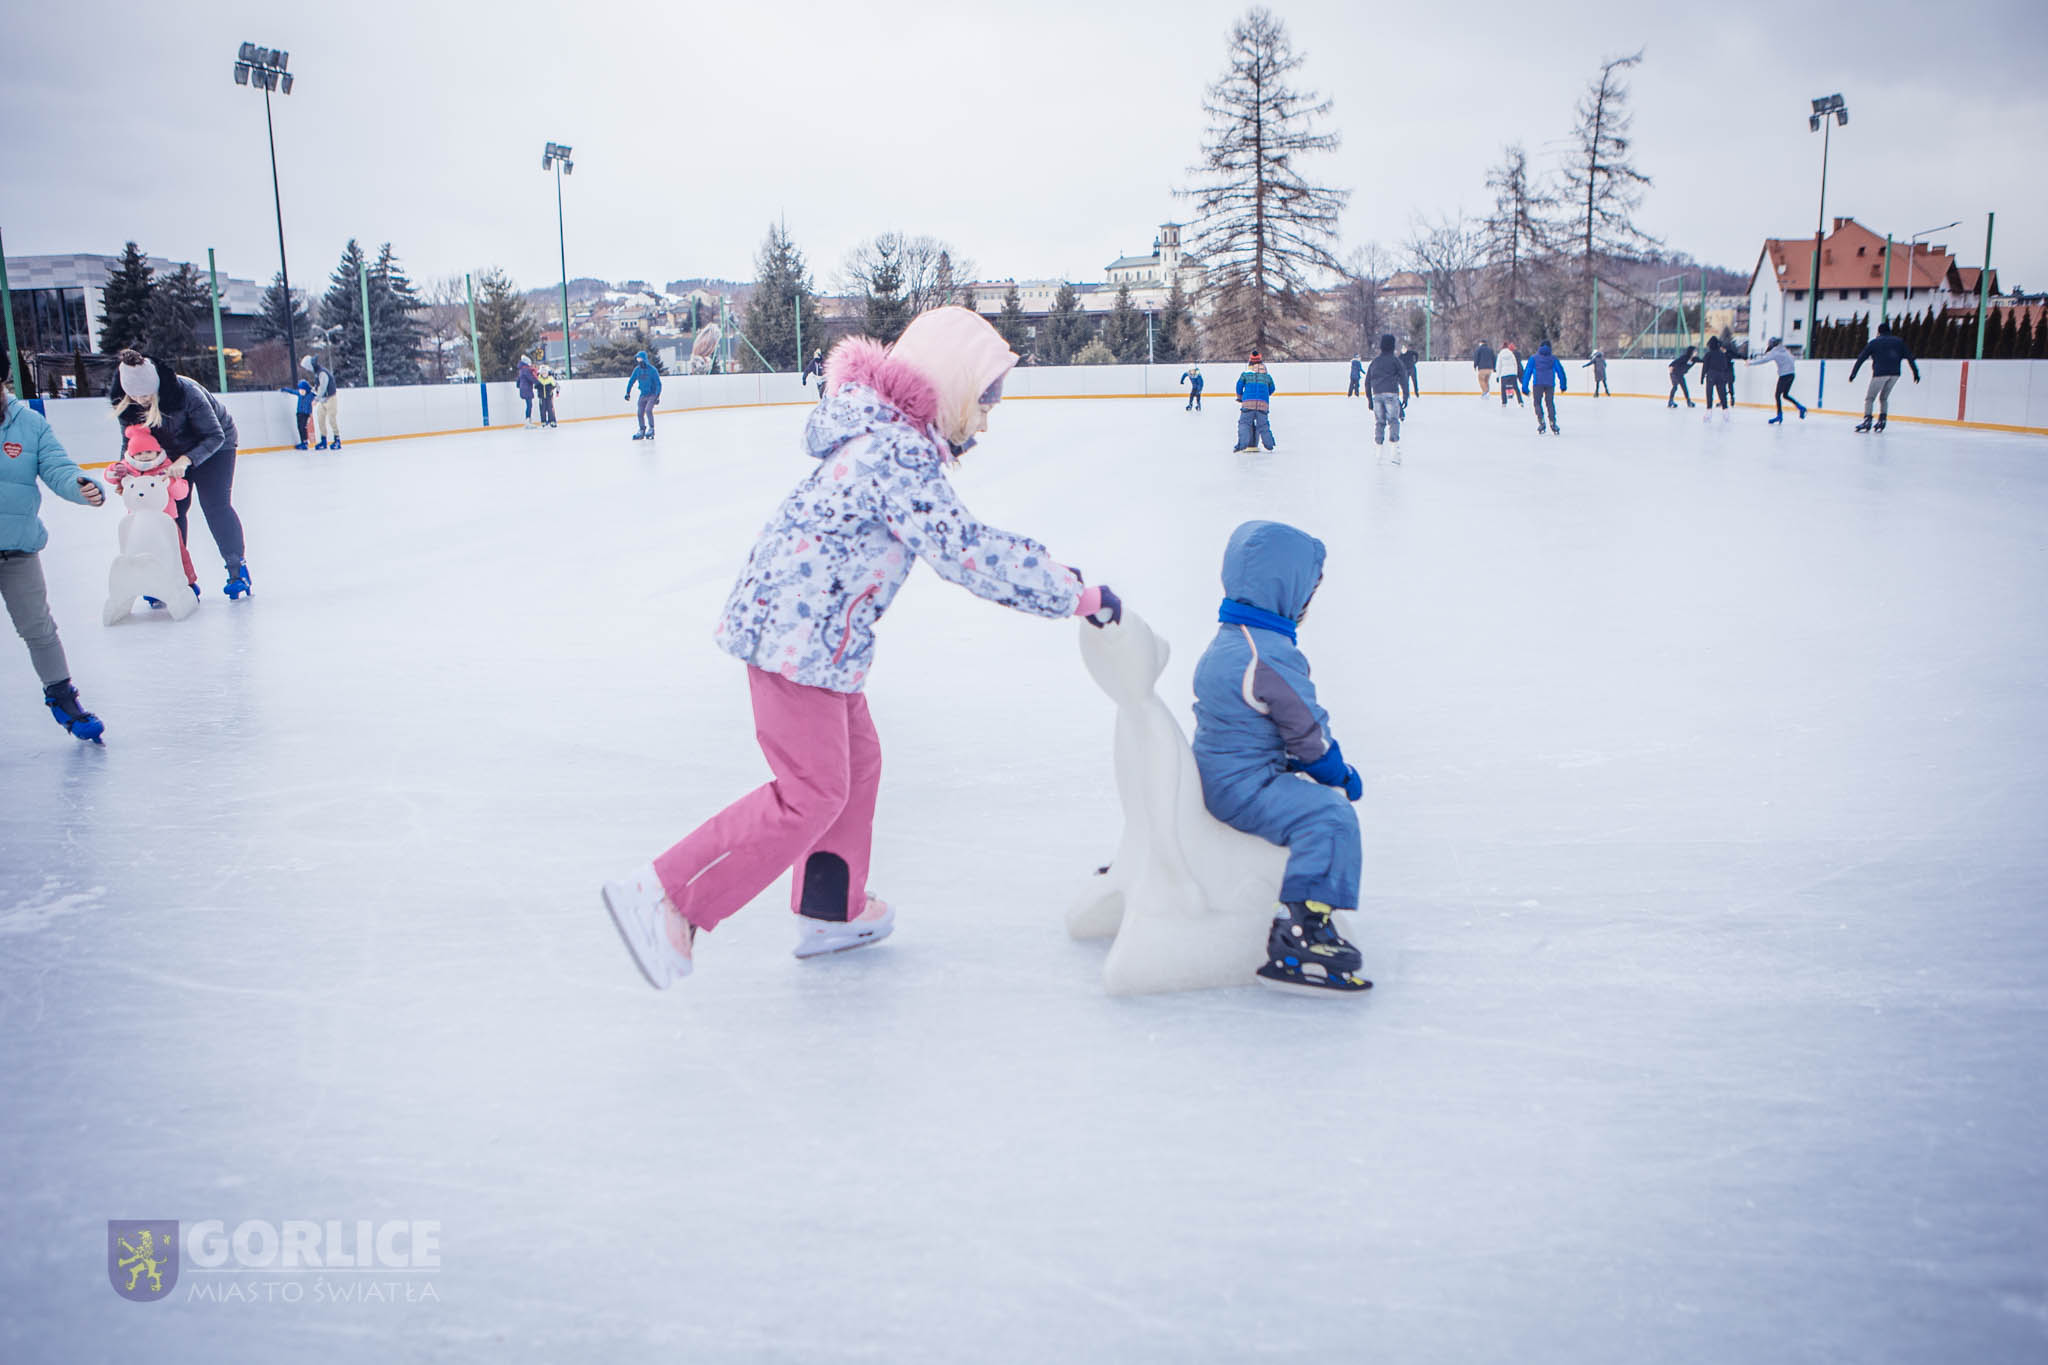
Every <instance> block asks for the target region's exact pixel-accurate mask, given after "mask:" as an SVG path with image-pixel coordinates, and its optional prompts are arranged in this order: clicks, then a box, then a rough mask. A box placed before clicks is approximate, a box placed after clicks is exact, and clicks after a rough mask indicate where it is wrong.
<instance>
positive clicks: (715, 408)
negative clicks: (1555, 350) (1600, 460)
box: [79, 389, 2048, 469]
mask: <svg viewBox="0 0 2048 1365" xmlns="http://www.w3.org/2000/svg"><path fill="white" fill-rule="evenodd" d="M1286 396H1287V397H1289V398H1345V397H1349V396H1350V395H1348V394H1345V393H1340V392H1338V391H1337V390H1335V389H1312V390H1306V391H1304V392H1301V393H1291V394H1288V395H1286ZM1425 396H1426V397H1430V398H1477V399H1479V401H1480V402H1482V403H1494V402H1498V401H1499V398H1498V390H1496V391H1495V392H1494V393H1492V394H1484V395H1482V394H1479V393H1475V392H1474V391H1472V390H1471V389H1432V390H1430V391H1429V393H1428V394H1427V395H1424V394H1423V393H1421V392H1420V391H1418V392H1417V393H1416V394H1415V397H1417V398H1421V397H1425ZM1593 396H1594V395H1591V394H1585V393H1562V394H1559V395H1558V397H1560V398H1589V397H1593ZM1599 396H1601V397H1605V398H1646V399H1650V400H1652V401H1654V400H1656V399H1657V398H1659V397H1661V395H1659V394H1654V393H1610V394H1603V395H1599ZM1099 398H1158V399H1169V398H1170V399H1174V400H1176V401H1179V402H1185V401H1186V400H1187V394H1186V393H1019V394H1012V395H1010V396H1008V397H1007V398H1006V399H1005V400H1004V401H1005V402H1010V403H1031V402H1058V403H1065V402H1072V401H1074V400H1076V399H1099ZM1221 401H1229V402H1235V401H1236V399H1235V398H1231V399H1227V400H1221ZM816 402H817V400H816V399H811V398H798V399H791V400H790V401H788V402H782V401H777V402H773V403H704V404H700V405H697V406H695V407H687V408H656V409H655V410H654V412H655V416H657V417H659V416H662V415H663V414H667V415H668V416H671V417H677V416H684V415H687V414H689V413H693V412H731V411H734V410H736V409H739V408H804V407H812V406H814V405H815V404H816ZM1735 406H1736V407H1738V408H1752V409H1755V410H1757V411H1759V412H1762V411H1765V410H1768V409H1771V407H1772V405H1771V404H1769V403H1737V404H1736V405H1735ZM1812 411H1814V412H1817V413H1820V415H1821V416H1823V417H1849V416H1854V415H1857V414H1856V413H1855V410H1854V409H1850V410H1849V411H1847V412H1837V411H1833V410H1827V411H1823V410H1822V409H1819V408H1814V409H1812ZM632 416H634V414H633V413H630V412H607V413H600V414H599V415H597V416H595V417H566V418H563V419H562V421H563V422H564V423H569V424H574V423H577V422H623V421H625V420H626V419H627V418H628V417H632ZM1889 420H1890V421H1893V422H1917V423H1919V424H1920V425H1922V426H1930V427H1958V428H1963V429H1967V430H1970V431H2003V432H2011V433H2014V434H2017V435H2021V436H2048V427H2021V426H2012V425H2009V424H2007V423H2004V422H1959V421H1957V420H1956V419H1955V418H1953V417H1908V416H1906V415H1904V414H1902V413H1893V414H1892V416H1891V417H1890V419H1889ZM527 430H530V428H528V427H527V426H526V425H525V423H524V422H523V421H522V422H519V423H508V424H507V425H505V426H495V427H448V428H446V429H444V430H441V431H407V432H400V433H398V434H396V435H392V436H353V437H350V438H349V442H348V443H349V444H350V445H367V444H369V443H370V442H373V441H418V440H425V439H426V438H428V437H430V436H466V435H471V434H474V433H478V432H484V433H496V432H504V431H527ZM297 449H298V447H297V446H296V445H289V446H244V447H242V448H240V449H239V450H237V451H236V454H238V455H268V454H274V453H276V452H278V451H285V450H297ZM307 453H308V454H311V453H312V452H311V451H310V450H309V451H308V452H307ZM112 463H113V461H112V460H102V461H100V462H99V463H97V464H82V465H80V466H79V468H80V469H105V468H106V467H107V466H108V465H111V464H112Z"/></svg>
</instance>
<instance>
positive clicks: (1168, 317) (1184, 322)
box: [1152, 279, 1194, 365]
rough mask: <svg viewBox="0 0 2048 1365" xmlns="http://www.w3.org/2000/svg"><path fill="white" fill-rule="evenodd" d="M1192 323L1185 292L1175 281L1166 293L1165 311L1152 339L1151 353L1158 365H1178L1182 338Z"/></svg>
mask: <svg viewBox="0 0 2048 1365" xmlns="http://www.w3.org/2000/svg"><path fill="white" fill-rule="evenodd" d="M1193 323H1194V319H1193V315H1192V314H1190V313H1189V312H1188V296H1187V291H1186V290H1184V289H1182V288H1181V287H1180V281H1179V280H1178V279H1175V280H1174V282H1173V287H1172V288H1170V289H1168V290H1167V291H1166V309H1165V311H1163V312H1162V313H1160V315H1159V326H1158V328H1157V329H1156V331H1155V334H1154V336H1153V338H1152V353H1153V355H1154V356H1156V357H1157V358H1158V360H1159V363H1160V364H1162V365H1177V364H1179V363H1180V361H1181V359H1182V356H1181V349H1182V348H1181V342H1182V338H1183V337H1184V336H1185V335H1186V333H1187V332H1188V331H1189V329H1190V328H1191V327H1192V326H1193Z"/></svg>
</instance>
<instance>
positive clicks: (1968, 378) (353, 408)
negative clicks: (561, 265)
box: [43, 360, 2048, 469]
mask: <svg viewBox="0 0 2048 1365" xmlns="http://www.w3.org/2000/svg"><path fill="white" fill-rule="evenodd" d="M1566 363H1567V365H1568V366H1569V367H1570V369H1569V370H1568V373H1567V378H1568V382H1570V383H1572V384H1573V385H1574V386H1575V387H1573V388H1570V389H1567V390H1566V391H1565V392H1564V393H1563V394H1561V395H1560V397H1564V398H1583V397H1587V396H1588V395H1587V394H1586V393H1585V391H1584V386H1585V384H1586V382H1587V379H1588V376H1586V375H1585V374H1584V373H1581V372H1580V370H1581V367H1582V362H1570V361H1567V362H1566ZM1827 364H1833V365H1834V366H1835V367H1836V368H1837V372H1838V373H1837V376H1834V377H1835V378H1836V382H1835V384H1833V385H1831V386H1830V388H1831V389H1832V390H1833V392H1834V396H1835V398H1836V401H1837V402H1838V403H1839V404H1841V406H1839V407H1832V408H1826V409H1823V408H1821V407H1818V406H1816V407H1814V409H1813V410H1814V411H1815V412H1817V413H1818V412H1823V411H1825V412H1827V413H1829V414H1830V415H1836V414H1841V413H1853V414H1856V415H1859V416H1860V414H1861V411H1862V397H1861V395H1862V391H1863V386H1862V384H1861V382H1860V380H1861V379H1862V378H1863V376H1858V379H1859V383H1857V384H1856V385H1853V386H1852V385H1850V384H1849V383H1848V381H1847V379H1846V377H1843V376H1842V375H1841V372H1840V369H1839V367H1840V365H1841V364H1842V362H1840V361H1835V362H1826V361H1806V362H1801V364H1800V369H1799V377H1800V383H1799V385H1798V387H1797V388H1796V389H1795V392H1799V393H1802V394H1812V393H1815V392H1816V390H1817V389H1818V388H1819V380H1820V373H1819V371H1820V367H1821V366H1823V365H1827ZM1183 368H1184V367H1182V366H1179V365H1151V366H1146V365H1102V366H1031V367H1028V368H1021V369H1017V370H1013V371H1012V372H1011V377H1010V380H1009V382H1008V384H1007V385H1006V395H1005V396H1006V397H1009V398H1013V399H1019V400H1038V399H1095V398H1115V399H1131V398H1160V399H1166V398H1172V399H1179V400H1181V401H1183V402H1185V400H1186V398H1187V389H1186V387H1185V386H1183V385H1181V384H1180V383H1179V382H1178V376H1179V374H1180V373H1181V371H1182V369H1183ZM1205 368H1206V369H1207V370H1209V372H1210V376H1209V377H1211V378H1212V379H1213V380H1214V381H1215V382H1213V383H1211V384H1210V386H1209V388H1208V389H1207V390H1206V391H1205V393H1204V395H1203V397H1204V399H1205V400H1206V399H1212V398H1213V399H1214V400H1215V401H1216V402H1218V403H1226V404H1227V403H1230V402H1232V401H1234V400H1233V397H1232V394H1231V384H1232V382H1233V381H1234V380H1235V378H1236V375H1237V373H1238V371H1239V369H1240V366H1239V365H1238V364H1237V363H1235V362H1230V363H1222V364H1210V365H1207V366H1205ZM1272 370H1273V373H1274V377H1275V378H1276V379H1277V380H1278V381H1279V384H1280V389H1279V393H1278V395H1277V401H1278V402H1279V403H1280V404H1281V411H1282V412H1283V413H1284V411H1285V404H1286V402H1287V400H1288V399H1290V398H1310V397H1340V396H1343V394H1344V392H1345V390H1346V388H1347V387H1348V385H1347V382H1346V380H1347V378H1348V370H1349V365H1348V362H1342V361H1334V362H1333V361H1303V362H1292V361H1283V362H1278V363H1276V364H1275V365H1273V366H1272ZM1608 370H1609V377H1610V380H1612V381H1614V382H1618V383H1620V384H1621V386H1622V387H1621V388H1619V389H1616V390H1615V391H1614V392H1613V394H1612V396H1613V397H1616V398H1648V399H1653V400H1654V399H1658V398H1662V397H1663V396H1664V392H1665V388H1666V384H1667V381H1666V378H1665V375H1666V362H1664V361H1661V360H1617V361H1610V362H1609V366H1608ZM1921 370H1922V373H1923V377H1924V379H1925V382H1924V383H1923V384H1920V385H1917V386H1916V385H1914V384H1913V383H1912V382H1911V376H1910V375H1909V376H1907V378H1906V380H1905V382H1903V383H1901V384H1900V385H1899V387H1898V388H1897V389H1895V390H1894V392H1893V394H1892V400H1893V401H1892V413H1891V416H1892V420H1894V421H1899V422H1912V423H1916V424H1920V425H1926V426H1947V427H1953V428H1957V429H1959V430H1973V431H1994V432H2001V433H2006V434H2014V435H2029V436H2048V362H2044V361H2026V360H1999V361H1952V360H1951V361H1923V362H1922V363H1921ZM1422 373H1423V376H1424V382H1425V383H1426V384H1427V385H1428V387H1426V388H1424V389H1423V390H1422V391H1421V393H1420V394H1419V395H1418V396H1419V397H1425V398H1429V399H1431V400H1433V401H1436V400H1441V399H1446V398H1457V397H1460V396H1463V397H1467V398H1478V397H1479V396H1480V395H1479V392H1478V385H1477V381H1476V380H1475V379H1473V378H1472V376H1473V373H1474V372H1473V370H1472V368H1471V366H1470V363H1469V362H1466V361H1441V360H1439V361H1424V362H1423V363H1422ZM1775 377H1776V372H1775V369H1774V368H1773V367H1771V366H1760V367H1755V368H1752V367H1749V366H1746V365H1745V366H1744V367H1742V369H1740V370H1738V372H1737V375H1736V395H1737V403H1736V406H1738V407H1743V408H1749V409H1761V408H1769V407H1770V406H1771V401H1770V394H1771V390H1772V383H1773V380H1774V379H1775ZM1692 378H1693V379H1694V380H1695V381H1696V380H1697V378H1698V376H1697V375H1694V376H1692ZM622 387H623V382H622V381H620V380H617V379H576V380H569V381H566V382H565V383H563V384H562V385H561V386H560V387H559V389H558V396H557V400H556V403H557V409H558V411H560V412H561V413H562V416H561V418H560V420H561V422H562V423H564V424H570V423H583V422H601V421H613V420H621V419H624V418H630V417H631V416H632V415H633V414H632V413H631V412H630V411H617V410H613V411H603V412H595V411H588V409H589V408H593V407H598V406H602V407H604V408H614V407H615V405H618V404H620V403H622V402H623V401H624V400H623V399H622V397H621V396H620V390H621V388H622ZM1693 388H1694V392H1695V394H1696V395H1697V394H1698V391H1699V385H1698V384H1697V383H1695V384H1694V386H1693ZM487 389H488V391H489V397H490V410H491V412H492V413H493V414H498V413H503V414H506V416H507V418H508V420H506V421H503V422H497V423H492V424H489V425H482V424H479V422H478V420H477V419H478V416H479V415H480V413H479V398H478V392H477V386H476V385H474V384H425V385H410V386H404V387H385V388H376V389H345V390H343V391H342V402H341V417H342V422H341V427H342V439H343V440H344V441H345V442H347V443H349V444H359V443H363V442H370V441H378V442H382V441H393V440H410V439H414V438H421V437H431V436H447V435H460V434H468V433H477V432H493V431H508V430H523V429H525V428H524V424H523V419H524V405H523V403H522V402H521V400H520V399H519V398H518V396H517V388H516V386H515V385H514V384H512V383H510V382H503V383H493V384H490V385H488V386H487ZM1845 389H1853V392H1846V393H1845V392H1844V390H1845ZM792 390H794V391H795V393H796V394H802V395H804V396H803V397H796V396H790V397H784V396H783V395H785V394H790V393H791V391H792ZM809 393H810V387H809V386H808V385H804V384H800V383H799V381H798V380H797V377H796V376H795V375H789V374H745V375H676V376H669V377H667V378H666V381H665V384H664V389H663V394H662V397H663V399H664V400H669V401H667V402H665V404H664V406H662V407H660V408H658V409H656V411H657V414H658V415H660V416H665V417H673V416H679V415H682V414H685V413H688V412H693V411H710V410H731V409H735V408H747V407H799V406H807V405H809V404H810V403H811V402H813V401H815V400H814V399H812V398H811V397H809ZM1362 401H1363V400H1361V402H1362ZM1482 401H1487V402H1497V401H1498V399H1497V397H1489V398H1487V399H1485V400H1482ZM225 402H226V403H227V405H228V409H229V411H230V412H231V413H232V414H233V416H234V418H235V423H236V426H237V427H238V428H239V430H240V432H241V434H242V439H243V442H244V444H243V445H242V447H241V449H242V451H243V452H244V453H247V454H258V453H272V452H278V451H285V450H291V449H293V448H294V447H295V445H296V444H297V441H298V431H297V426H296V422H295V420H294V411H293V408H294V405H293V402H292V399H291V395H289V394H285V393H274V392H269V391H264V392H248V393H230V394H228V395H226V398H225ZM579 408H582V409H586V410H585V411H583V412H578V411H577V410H578V409H579ZM43 409H44V412H45V415H47V416H48V417H49V418H50V422H51V426H52V427H53V428H54V429H55V430H56V434H57V437H58V439H59V440H60V441H62V442H63V443H64V444H65V446H66V447H67V448H68V449H69V450H70V451H71V452H72V453H73V455H74V458H75V457H76V456H77V455H79V454H82V453H85V452H87V451H91V450H92V449H93V448H94V446H95V445H97V446H98V448H99V449H100V450H109V449H110V447H113V446H115V445H116V444H117V440H116V437H115V428H114V426H113V423H112V421H111V418H110V416H109V411H110V410H109V407H108V405H107V404H106V403H104V402H103V401H98V400H94V399H90V398H86V399H69V400H58V399H52V400H44V402H43ZM1950 412H1953V413H1956V414H1957V415H1956V416H1953V417H1951V416H1945V415H1943V414H1946V413H1950ZM110 458H111V457H110ZM81 463H83V462H81ZM106 463H107V461H98V462H94V463H90V464H85V466H84V467H86V468H95V469H97V468H104V467H105V465H106Z"/></svg>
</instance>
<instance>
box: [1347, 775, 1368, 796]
mask: <svg viewBox="0 0 2048 1365" xmlns="http://www.w3.org/2000/svg"><path fill="white" fill-rule="evenodd" d="M1363 795H1365V779H1363V778H1361V777H1360V776H1359V775H1358V769H1356V768H1346V769H1345V770H1344V796H1345V798H1346V799H1347V800H1351V801H1356V800H1357V799H1358V798H1359V797H1361V796H1363Z"/></svg>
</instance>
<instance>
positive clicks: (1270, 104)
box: [1186, 6, 1349, 354]
mask: <svg viewBox="0 0 2048 1365" xmlns="http://www.w3.org/2000/svg"><path fill="white" fill-rule="evenodd" d="M1301 64H1302V58H1301V57H1300V56H1299V55H1298V54H1296V53H1295V51H1294V50H1293V48H1292V47H1291V46H1290V45H1289V43H1288V41H1287V30H1286V27H1285V26H1284V25H1283V24H1282V23H1281V22H1280V21H1279V19H1277V18H1275V17H1274V15H1273V13H1272V11H1271V10H1268V9H1265V8H1264V7H1262V6H1255V7H1254V8H1252V9H1251V10H1249V11H1248V12H1247V13H1246V14H1245V17H1244V18H1242V19H1240V20H1239V21H1238V22H1237V25H1236V26H1235V27H1234V28H1233V29H1232V30H1231V35H1230V69H1229V71H1228V72H1227V73H1226V74H1225V75H1224V77H1223V78H1222V79H1221V80H1219V81H1217V82H1216V83H1215V84H1214V85H1212V86H1210V87H1209V90H1208V94H1207V97H1206V98H1205V99H1204V101H1203V105H1202V108H1203V111H1204V112H1205V113H1206V114H1208V116H1209V130H1208V133H1207V135H1206V137H1205V139H1204V141H1203V145H1202V156H1203V161H1202V164H1201V165H1200V166H1198V167H1195V168H1194V171H1193V173H1194V174H1195V175H1196V176H1197V177H1199V178H1200V180H1201V181H1202V183H1201V184H1200V185H1199V186H1198V187H1197V188H1196V189H1193V190H1190V191H1186V193H1187V194H1189V195H1190V196H1191V197H1192V198H1193V199H1194V200H1195V203H1196V222H1195V224H1194V238H1193V241H1192V242H1191V243H1190V246H1189V250H1190V252H1191V253H1192V254H1193V255H1195V256H1196V257H1198V258H1199V259H1201V260H1202V261H1203V262H1204V264H1205V265H1206V266H1207V268H1208V269H1207V274H1206V276H1205V277H1204V282H1203V287H1202V292H1203V297H1204V300H1205V302H1206V303H1207V304H1208V305H1209V316H1208V319H1207V327H1208V330H1209V332H1210V333H1211V335H1213V336H1215V337H1216V339H1217V340H1218V341H1220V342H1222V343H1223V344H1225V345H1227V346H1231V347H1235V348H1241V349H1250V348H1257V349H1260V350H1264V351H1270V352H1272V353H1274V354H1280V353H1282V352H1285V351H1288V350H1290V349H1292V348H1293V346H1294V345H1295V343H1296V339H1297V338H1298V337H1300V336H1302V335H1304V332H1303V331H1302V329H1304V328H1310V327H1312V326H1313V324H1314V322H1315V320H1316V319H1315V310H1314V306H1313V304H1312V303H1311V302H1310V298H1309V288H1308V280H1309V276H1310V275H1311V274H1312V273H1318V272H1322V271H1336V270H1338V269H1340V267H1339V266H1338V265H1337V262H1336V260H1335V258H1334V257H1333V256H1332V255H1331V252H1330V248H1331V246H1332V245H1333V244H1334V242H1335V240H1336V231H1337V215H1338V213H1339V212H1340V211H1341V210H1342V209H1343V207H1344V203H1345V200H1346V199H1347V198H1348V197H1349V194H1348V192H1347V191H1343V190H1337V189H1331V188H1329V187H1327V186H1322V185H1314V184H1311V183H1309V181H1307V180H1306V179H1304V178H1303V176H1302V174H1301V171H1300V169H1299V167H1298V164H1297V163H1298V162H1299V161H1300V159H1301V158H1302V157H1304V156H1306V155H1308V154H1311V153H1315V152H1327V151H1334V150H1335V149H1336V147H1337V145H1338V138H1337V135H1336V134H1334V133H1322V132H1318V131H1316V127H1317V124H1318V122H1319V121H1320V120H1321V119H1322V118H1323V117H1324V116H1325V115H1326V114H1328V112H1329V109H1330V106H1329V103H1328V102H1327V101H1324V100H1322V99H1320V98H1319V97H1318V96H1317V95H1315V94H1314V93H1313V92H1302V91H1298V90H1296V89H1294V88H1293V87H1292V86H1291V85H1289V84H1288V81H1287V77H1288V76H1289V74H1291V73H1292V72H1294V71H1296V70H1298V69H1299V68H1300V66H1301Z"/></svg>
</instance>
